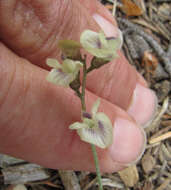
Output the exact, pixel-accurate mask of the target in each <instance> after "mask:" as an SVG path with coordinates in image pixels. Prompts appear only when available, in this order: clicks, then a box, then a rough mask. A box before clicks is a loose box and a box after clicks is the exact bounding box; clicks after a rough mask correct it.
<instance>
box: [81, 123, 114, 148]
mask: <svg viewBox="0 0 171 190" xmlns="http://www.w3.org/2000/svg"><path fill="white" fill-rule="evenodd" d="M109 129H110V128H108V127H105V126H104V125H103V124H102V123H99V126H98V128H91V129H90V128H89V129H78V130H77V133H78V135H79V136H80V138H81V140H83V141H85V142H88V143H91V144H94V145H96V146H98V147H100V148H107V147H108V146H109V145H111V144H112V142H113V135H112V132H111V130H109Z"/></svg>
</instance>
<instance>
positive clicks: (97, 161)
mask: <svg viewBox="0 0 171 190" xmlns="http://www.w3.org/2000/svg"><path fill="white" fill-rule="evenodd" d="M91 149H92V152H93V157H94V162H95V166H96V174H97V180H98V184H99V190H103V185H102V178H101V174H100V167H99V160H98V156H97V152H96V147H95V145H94V144H91Z"/></svg>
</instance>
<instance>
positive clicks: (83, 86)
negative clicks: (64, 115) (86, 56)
mask: <svg viewBox="0 0 171 190" xmlns="http://www.w3.org/2000/svg"><path fill="white" fill-rule="evenodd" d="M86 70H87V67H86V61H84V64H83V80H82V94H81V104H82V110H84V111H85V110H86V105H85V88H86V76H87V72H86Z"/></svg>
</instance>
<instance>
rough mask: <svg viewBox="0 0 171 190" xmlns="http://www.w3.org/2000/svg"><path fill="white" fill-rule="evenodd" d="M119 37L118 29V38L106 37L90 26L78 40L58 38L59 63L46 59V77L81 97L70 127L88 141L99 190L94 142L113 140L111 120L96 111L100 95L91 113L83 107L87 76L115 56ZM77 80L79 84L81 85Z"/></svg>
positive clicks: (103, 143)
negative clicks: (78, 119)
mask: <svg viewBox="0 0 171 190" xmlns="http://www.w3.org/2000/svg"><path fill="white" fill-rule="evenodd" d="M122 41H123V40H122V35H121V32H119V37H118V38H114V37H106V36H105V34H104V33H103V32H100V33H97V32H94V31H91V30H85V31H84V32H83V33H82V34H81V36H80V43H78V42H76V41H73V40H61V41H60V42H59V48H60V49H61V50H62V58H63V62H62V64H60V63H59V62H58V61H57V60H56V59H47V65H48V66H50V67H52V69H51V71H50V72H49V74H48V76H47V80H48V81H49V82H52V83H54V84H57V85H60V86H63V87H70V88H72V89H73V90H74V91H75V93H76V95H77V96H78V97H79V98H80V101H81V105H82V112H81V119H82V122H75V123H73V124H71V125H70V126H69V128H70V129H72V130H74V129H75V130H77V133H78V135H79V136H80V138H81V140H83V141H85V142H87V143H90V144H91V147H92V152H93V156H94V161H95V165H96V172H97V176H98V182H99V186H100V189H101V190H102V189H103V187H102V182H101V176H100V169H99V164H98V157H97V153H96V148H95V146H98V147H100V148H107V147H109V146H110V145H111V144H112V142H113V133H112V123H111V121H110V119H109V118H108V116H107V115H106V114H105V113H103V112H98V108H99V105H100V100H99V99H98V100H97V101H96V102H95V103H94V105H93V107H92V109H91V113H88V112H87V111H86V103H85V87H86V77H87V74H88V73H89V72H91V71H92V70H94V69H97V68H100V67H101V66H103V65H104V64H107V63H109V62H110V61H111V60H113V59H114V58H116V57H117V56H118V55H117V53H118V50H119V49H120V48H121V45H122ZM81 48H83V49H84V50H86V51H87V52H88V53H90V54H91V55H93V56H94V57H93V59H92V61H91V65H90V66H89V67H88V68H87V65H86V56H85V55H84V56H82V55H81V51H80V50H81ZM80 69H82V72H83V77H82V79H81V80H82V82H81V81H80ZM80 84H82V87H81V85H80Z"/></svg>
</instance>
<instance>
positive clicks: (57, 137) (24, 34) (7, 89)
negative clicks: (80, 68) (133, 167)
mask: <svg viewBox="0 0 171 190" xmlns="http://www.w3.org/2000/svg"><path fill="white" fill-rule="evenodd" d="M0 18H1V19H0V41H1V42H0V152H1V153H5V154H9V155H12V156H15V157H19V158H22V159H24V160H27V161H30V162H34V163H38V164H40V165H43V166H45V167H49V168H57V169H73V170H89V171H92V170H94V162H93V157H92V153H91V149H90V147H89V145H88V144H87V143H85V142H82V141H81V140H80V139H79V136H77V134H76V132H75V131H71V130H69V128H68V126H69V125H70V124H71V123H73V122H75V121H78V120H79V118H80V109H81V106H80V102H79V100H78V98H77V97H76V96H75V95H74V93H73V91H72V90H71V89H64V88H61V87H58V86H55V85H53V84H51V83H48V82H47V81H46V80H45V78H46V76H47V74H48V71H47V70H48V68H47V66H46V65H45V60H46V58H47V57H53V58H59V50H58V48H57V43H58V40H59V39H73V40H79V37H80V33H81V32H82V31H83V30H85V29H91V30H94V31H99V29H100V27H101V28H102V29H103V30H104V32H105V33H106V35H110V36H117V28H116V23H115V21H114V20H113V18H112V16H111V15H110V13H108V11H107V10H106V9H105V8H104V7H103V6H102V5H100V4H99V3H98V2H96V1H93V2H92V1H91V0H86V1H84V0H75V1H69V0H68V1H67V0H66V1H63V0H61V1H56V0H41V1H39V0H31V1H24V0H20V1H19V0H18V1H17V0H2V1H0ZM114 25H115V26H114ZM146 86H147V85H146V82H145V81H144V79H143V78H142V77H141V76H140V75H139V74H138V73H137V72H136V71H135V69H134V68H133V67H132V66H130V65H129V64H128V62H127V61H126V59H125V58H124V56H123V55H122V53H120V57H119V58H118V59H117V60H115V61H114V63H110V64H107V65H105V66H103V67H102V68H100V69H99V70H97V71H93V72H92V73H90V75H88V80H87V91H86V99H87V101H86V102H87V107H88V109H90V108H91V106H92V104H93V102H94V101H95V100H96V99H97V98H98V97H100V98H101V106H100V110H103V112H105V113H106V114H107V115H108V116H109V117H110V119H111V121H112V122H113V123H114V142H113V145H112V146H111V147H109V148H108V149H105V150H102V149H98V157H99V161H100V167H101V170H102V171H105V172H113V171H117V170H120V169H122V168H123V167H125V166H126V165H129V164H130V163H132V162H134V161H135V160H137V159H138V158H139V157H140V156H141V155H142V152H143V151H144V147H145V135H144V132H143V128H142V127H140V125H141V126H146V125H147V124H148V123H149V121H150V120H151V119H152V117H153V116H154V112H155V109H156V104H157V100H156V96H155V95H154V93H153V92H152V91H151V90H149V89H148V88H147V87H146Z"/></svg>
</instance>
